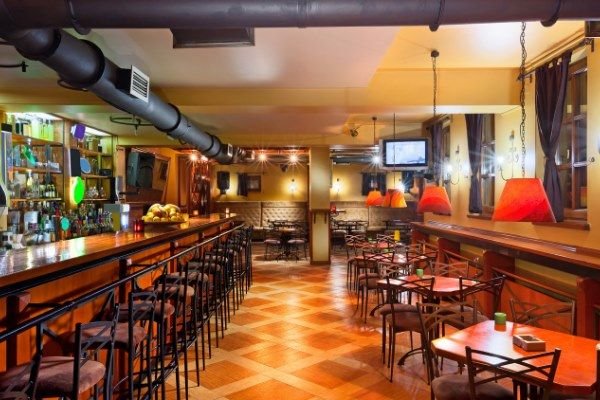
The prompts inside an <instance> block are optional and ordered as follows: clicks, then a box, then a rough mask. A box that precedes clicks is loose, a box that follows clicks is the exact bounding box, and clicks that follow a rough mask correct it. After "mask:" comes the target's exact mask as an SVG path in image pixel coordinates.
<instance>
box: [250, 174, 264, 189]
mask: <svg viewBox="0 0 600 400" xmlns="http://www.w3.org/2000/svg"><path fill="white" fill-rule="evenodd" d="M248 191H249V192H260V191H261V186H260V175H248Z"/></svg>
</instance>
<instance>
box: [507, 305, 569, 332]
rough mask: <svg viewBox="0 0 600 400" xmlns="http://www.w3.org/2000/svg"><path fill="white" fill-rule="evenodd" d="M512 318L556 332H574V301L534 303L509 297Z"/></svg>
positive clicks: (515, 320) (521, 322)
mask: <svg viewBox="0 0 600 400" xmlns="http://www.w3.org/2000/svg"><path fill="white" fill-rule="evenodd" d="M510 311H511V315H512V320H513V321H514V322H518V323H520V324H526V325H533V326H537V327H539V328H545V329H550V330H553V331H558V332H565V333H570V334H572V335H573V334H574V333H575V302H574V301H573V300H571V301H561V302H551V303H545V304H535V303H530V302H525V301H520V300H517V299H514V298H513V299H510Z"/></svg>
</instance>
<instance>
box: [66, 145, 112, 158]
mask: <svg viewBox="0 0 600 400" xmlns="http://www.w3.org/2000/svg"><path fill="white" fill-rule="evenodd" d="M71 148H72V149H73V150H79V153H80V154H81V155H84V156H101V157H112V154H108V153H102V152H99V151H94V150H88V149H83V148H81V147H71Z"/></svg>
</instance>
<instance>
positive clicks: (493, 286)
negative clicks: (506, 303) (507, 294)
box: [459, 275, 506, 312]
mask: <svg viewBox="0 0 600 400" xmlns="http://www.w3.org/2000/svg"><path fill="white" fill-rule="evenodd" d="M459 279H460V283H459V284H460V292H459V297H460V299H459V300H460V301H466V300H467V299H468V298H469V297H471V296H474V295H475V294H478V293H482V294H486V293H487V294H489V295H491V296H492V312H496V311H498V306H499V304H500V295H501V294H502V288H503V287H504V281H505V279H506V275H498V276H496V277H495V278H492V279H490V280H489V281H478V280H475V279H465V278H462V277H460V278H459Z"/></svg>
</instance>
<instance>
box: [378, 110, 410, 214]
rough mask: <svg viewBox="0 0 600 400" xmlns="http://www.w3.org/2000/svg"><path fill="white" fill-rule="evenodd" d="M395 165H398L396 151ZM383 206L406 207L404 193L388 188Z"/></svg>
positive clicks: (394, 180)
mask: <svg viewBox="0 0 600 400" xmlns="http://www.w3.org/2000/svg"><path fill="white" fill-rule="evenodd" d="M393 128H394V140H395V139H396V113H394V127H393ZM394 165H396V152H394ZM393 182H394V185H395V184H396V170H395V169H394V179H393ZM381 206H382V207H390V208H406V200H405V199H404V193H402V191H401V190H398V189H396V188H392V189H388V190H387V192H386V193H385V196H384V197H383V203H382V204H381Z"/></svg>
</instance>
